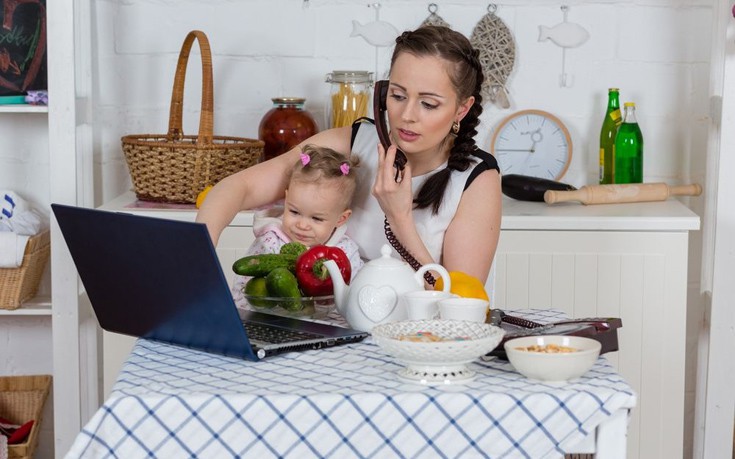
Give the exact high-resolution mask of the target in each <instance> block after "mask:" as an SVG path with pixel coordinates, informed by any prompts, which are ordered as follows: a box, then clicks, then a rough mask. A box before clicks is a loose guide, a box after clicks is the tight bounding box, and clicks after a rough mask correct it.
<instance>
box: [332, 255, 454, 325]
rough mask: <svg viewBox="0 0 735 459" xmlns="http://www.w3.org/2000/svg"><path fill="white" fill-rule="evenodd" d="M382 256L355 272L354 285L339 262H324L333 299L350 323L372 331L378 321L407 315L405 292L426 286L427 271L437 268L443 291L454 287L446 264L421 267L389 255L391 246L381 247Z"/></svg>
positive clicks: (393, 320) (380, 322)
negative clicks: (332, 287)
mask: <svg viewBox="0 0 735 459" xmlns="http://www.w3.org/2000/svg"><path fill="white" fill-rule="evenodd" d="M380 253H381V255H382V256H381V257H380V258H376V259H375V260H371V261H369V262H368V263H366V264H365V266H363V268H362V269H361V270H360V272H359V273H357V275H356V276H355V278H354V279H353V281H352V284H351V285H347V284H345V282H344V279H342V275H341V273H340V272H339V268H338V267H337V263H335V262H334V261H333V260H327V261H325V262H324V266H325V267H326V268H327V271H329V275H330V277H331V278H332V284H333V285H334V302H335V304H336V305H337V309H338V310H339V312H340V314H342V316H343V317H344V318H345V319H347V322H348V323H349V324H350V327H352V328H354V329H356V330H361V331H366V332H369V331H370V330H372V328H373V327H374V326H375V325H378V324H382V323H386V322H396V321H399V320H404V319H406V317H407V315H406V307H405V305H404V304H403V301H404V300H403V298H402V294H403V293H406V292H412V291H415V290H423V289H424V273H425V272H426V271H429V270H433V271H436V272H438V273H439V274H440V275H441V277H442V278H443V279H444V291H445V292H448V291H449V289H450V288H451V281H450V279H449V273H448V272H447V270H446V269H444V267H443V266H441V265H439V264H436V263H429V264H427V265H424V266H422V267H421V268H420V269H419V270H418V271H415V272H414V270H413V269H411V267H410V266H409V265H408V263H406V262H404V261H401V260H398V259H396V258H393V257H391V256H390V253H391V249H390V246H389V245H387V244H385V245H383V247H382V248H381V249H380Z"/></svg>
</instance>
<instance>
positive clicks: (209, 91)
mask: <svg viewBox="0 0 735 459" xmlns="http://www.w3.org/2000/svg"><path fill="white" fill-rule="evenodd" d="M195 39H196V40H197V41H198V42H199V49H200V51H201V58H202V79H203V84H202V108H201V114H200V119H199V134H198V135H184V133H183V130H182V127H181V126H182V124H181V122H182V111H183V105H184V103H183V102H184V80H185V77H186V66H187V63H188V62H189V54H190V51H191V47H192V44H193V43H194V40H195ZM213 131H214V89H213V83H212V51H211V49H210V47H209V40H208V39H207V36H206V35H205V34H204V32H201V31H199V30H194V31H192V32H189V34H188V35H187V36H186V39H185V40H184V44H183V45H182V47H181V53H180V54H179V61H178V63H177V65H176V76H175V78H174V87H173V94H172V96H171V110H170V114H169V121H168V133H167V134H133V135H126V136H124V137H122V139H121V140H122V148H123V152H124V153H125V160H126V161H127V163H128V168H129V169H130V175H131V177H132V179H133V187H134V189H135V194H136V196H137V197H138V199H140V200H144V201H156V202H169V203H181V204H190V203H194V202H196V198H197V195H198V194H199V193H200V192H201V191H202V190H203V189H204V188H205V187H206V186H207V185H214V184H215V183H217V182H218V181H220V180H222V179H223V178H225V177H227V176H228V175H230V174H233V173H235V172H238V171H240V170H242V169H246V168H248V167H250V166H253V165H255V164H257V162H258V161H259V160H260V158H261V156H262V154H263V147H264V143H263V142H262V141H260V140H256V139H246V138H242V137H224V136H215V135H213Z"/></svg>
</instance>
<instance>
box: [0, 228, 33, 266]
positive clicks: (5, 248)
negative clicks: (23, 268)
mask: <svg viewBox="0 0 735 459" xmlns="http://www.w3.org/2000/svg"><path fill="white" fill-rule="evenodd" d="M28 239H30V236H24V235H22V234H15V233H11V232H8V231H6V232H0V268H17V267H19V266H20V265H21V264H23V255H24V254H25V251H26V245H27V244H28Z"/></svg>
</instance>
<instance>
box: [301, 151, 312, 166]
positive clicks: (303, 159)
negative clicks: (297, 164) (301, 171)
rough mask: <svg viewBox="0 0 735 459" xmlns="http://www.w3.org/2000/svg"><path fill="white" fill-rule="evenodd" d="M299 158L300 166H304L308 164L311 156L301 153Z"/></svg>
mask: <svg viewBox="0 0 735 459" xmlns="http://www.w3.org/2000/svg"><path fill="white" fill-rule="evenodd" d="M299 157H300V158H301V165H302V166H306V165H307V164H309V161H311V156H309V155H307V154H306V153H303V152H302V153H301V154H300V155H299Z"/></svg>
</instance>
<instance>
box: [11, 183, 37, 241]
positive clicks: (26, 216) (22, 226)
mask: <svg viewBox="0 0 735 459" xmlns="http://www.w3.org/2000/svg"><path fill="white" fill-rule="evenodd" d="M44 226H45V225H44V219H43V218H42V217H41V215H40V214H39V213H38V212H36V211H35V210H34V209H32V208H31V207H30V206H29V205H28V203H27V202H26V200H25V199H23V198H22V197H20V196H18V194H17V193H15V192H14V191H12V190H0V232H3V231H11V232H13V233H17V234H23V235H26V236H33V235H34V234H38V233H39V232H40V231H41V228H43V227H44Z"/></svg>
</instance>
